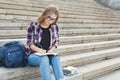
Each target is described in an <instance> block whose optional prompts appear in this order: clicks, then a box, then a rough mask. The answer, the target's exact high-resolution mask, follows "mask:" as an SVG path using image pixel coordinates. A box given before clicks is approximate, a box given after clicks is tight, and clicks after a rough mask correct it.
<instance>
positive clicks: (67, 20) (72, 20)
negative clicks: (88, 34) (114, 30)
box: [0, 11, 120, 24]
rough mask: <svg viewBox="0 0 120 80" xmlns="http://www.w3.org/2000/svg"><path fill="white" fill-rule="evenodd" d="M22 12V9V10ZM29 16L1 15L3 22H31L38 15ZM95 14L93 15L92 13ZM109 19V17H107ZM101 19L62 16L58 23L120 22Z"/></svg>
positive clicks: (0, 19) (0, 18)
mask: <svg viewBox="0 0 120 80" xmlns="http://www.w3.org/2000/svg"><path fill="white" fill-rule="evenodd" d="M12 12H13V11H11V13H12ZM20 12H21V11H20ZM31 16H32V15H30V16H28V15H24V16H23V15H21V16H20V14H17V15H2V14H1V15H0V21H1V22H30V21H31V20H34V19H36V18H37V16H35V14H34V16H32V17H31ZM90 16H93V15H90ZM106 19H107V18H106ZM106 19H104V18H103V19H99V18H97V19H96V18H95V17H91V18H89V17H88V18H62V17H60V18H59V20H58V23H63V24H64V23H77V24H78V23H80V24H119V22H120V20H116V19H115V18H114V19H109V18H108V19H107V20H106Z"/></svg>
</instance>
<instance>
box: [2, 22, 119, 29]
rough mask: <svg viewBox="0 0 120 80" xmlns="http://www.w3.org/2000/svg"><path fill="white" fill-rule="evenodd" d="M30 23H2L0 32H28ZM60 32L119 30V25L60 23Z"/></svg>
mask: <svg viewBox="0 0 120 80" xmlns="http://www.w3.org/2000/svg"><path fill="white" fill-rule="evenodd" d="M28 23H29V22H26V23H25V22H9V23H8V22H0V30H26V29H27V25H28ZM58 25H59V28H60V30H66V29H67V30H68V29H116V28H117V29H118V28H120V25H119V24H80V23H76V24H73V23H71V24H67V23H64V24H63V23H59V24H58Z"/></svg>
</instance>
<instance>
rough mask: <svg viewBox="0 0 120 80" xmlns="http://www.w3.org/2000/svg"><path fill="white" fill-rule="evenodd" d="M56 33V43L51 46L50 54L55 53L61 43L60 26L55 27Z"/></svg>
mask: <svg viewBox="0 0 120 80" xmlns="http://www.w3.org/2000/svg"><path fill="white" fill-rule="evenodd" d="M54 33H55V34H54V38H55V41H54V43H53V45H52V46H51V48H50V49H49V50H48V52H55V49H56V48H57V46H58V43H59V28H58V25H56V26H55V30H54Z"/></svg>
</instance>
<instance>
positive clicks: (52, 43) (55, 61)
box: [27, 6, 64, 80]
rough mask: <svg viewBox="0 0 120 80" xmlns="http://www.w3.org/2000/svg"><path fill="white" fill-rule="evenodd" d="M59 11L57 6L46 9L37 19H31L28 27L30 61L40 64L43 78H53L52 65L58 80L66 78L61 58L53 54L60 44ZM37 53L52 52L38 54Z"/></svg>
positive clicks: (30, 62)
mask: <svg viewBox="0 0 120 80" xmlns="http://www.w3.org/2000/svg"><path fill="white" fill-rule="evenodd" d="M58 18H59V12H58V10H57V8H56V7H55V6H49V7H47V8H46V9H45V11H44V12H43V13H42V15H41V16H40V17H38V19H37V20H36V21H31V22H30V23H29V25H28V29H27V45H28V53H27V56H28V63H29V64H30V65H32V66H39V68H40V72H41V76H42V80H51V78H50V65H51V66H52V69H53V73H54V75H55V79H56V80H64V75H63V72H62V68H61V63H60V58H59V56H57V55H52V53H54V52H55V49H56V48H57V46H58V42H59V34H58V32H59V28H58V25H57V24H56V22H57V20H58ZM35 53H37V54H47V53H49V54H51V55H44V56H38V55H36V54H35Z"/></svg>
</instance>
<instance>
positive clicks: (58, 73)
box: [28, 53, 64, 80]
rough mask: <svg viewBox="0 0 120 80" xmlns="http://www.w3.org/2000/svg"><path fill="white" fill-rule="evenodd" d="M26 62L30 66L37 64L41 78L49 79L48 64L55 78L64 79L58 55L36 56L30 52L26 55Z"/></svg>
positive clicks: (43, 79)
mask: <svg viewBox="0 0 120 80" xmlns="http://www.w3.org/2000/svg"><path fill="white" fill-rule="evenodd" d="M28 63H29V64H30V65H32V66H39V67H40V72H41V76H42V80H51V77H50V65H51V66H52V68H53V73H54V75H55V79H56V80H64V75H63V72H62V67H61V64H60V58H59V57H58V56H54V55H51V56H38V55H36V54H34V53H33V54H31V55H29V57H28Z"/></svg>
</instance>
